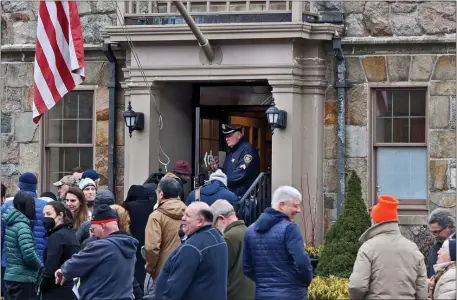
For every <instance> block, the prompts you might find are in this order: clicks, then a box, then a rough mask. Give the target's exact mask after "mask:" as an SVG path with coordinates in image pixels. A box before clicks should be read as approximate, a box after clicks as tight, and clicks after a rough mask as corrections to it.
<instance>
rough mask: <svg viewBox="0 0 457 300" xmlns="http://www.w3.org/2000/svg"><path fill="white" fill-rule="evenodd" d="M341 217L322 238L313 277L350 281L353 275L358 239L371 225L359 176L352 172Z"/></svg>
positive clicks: (358, 244)
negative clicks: (321, 249) (322, 244)
mask: <svg viewBox="0 0 457 300" xmlns="http://www.w3.org/2000/svg"><path fill="white" fill-rule="evenodd" d="M346 191H347V193H346V199H345V201H344V208H343V214H342V215H341V216H340V217H339V218H338V220H337V221H336V223H335V224H334V225H333V226H332V227H331V228H330V230H329V231H328V232H327V234H326V236H325V241H324V249H323V251H322V253H321V255H320V257H319V264H318V265H317V270H316V275H320V276H324V277H328V276H330V275H334V276H338V277H345V278H349V276H350V275H351V273H352V268H353V266H354V262H355V259H356V257H357V252H358V250H359V248H360V243H359V238H360V236H361V235H362V233H364V232H365V230H367V229H368V228H369V227H370V226H371V220H370V215H369V214H368V211H367V207H366V205H365V201H364V200H363V199H362V187H361V182H360V178H359V176H358V175H357V174H356V173H355V172H352V174H351V177H350V178H349V182H348V185H347V189H346Z"/></svg>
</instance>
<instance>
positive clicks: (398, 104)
mask: <svg viewBox="0 0 457 300" xmlns="http://www.w3.org/2000/svg"><path fill="white" fill-rule="evenodd" d="M392 99H393V101H392V102H393V105H392V108H393V109H392V111H393V116H394V117H400V116H401V117H408V116H409V92H408V91H393V92H392Z"/></svg>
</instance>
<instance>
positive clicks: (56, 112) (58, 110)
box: [46, 97, 65, 119]
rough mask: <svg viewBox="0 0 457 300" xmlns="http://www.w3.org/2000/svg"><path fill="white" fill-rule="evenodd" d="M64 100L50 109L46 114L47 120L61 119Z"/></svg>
mask: <svg viewBox="0 0 457 300" xmlns="http://www.w3.org/2000/svg"><path fill="white" fill-rule="evenodd" d="M64 100H65V97H64V98H63V99H62V100H60V101H59V102H57V104H56V105H54V107H53V108H52V109H50V110H48V111H47V112H46V114H47V115H48V118H49V119H62V111H63V106H64V104H63V102H64Z"/></svg>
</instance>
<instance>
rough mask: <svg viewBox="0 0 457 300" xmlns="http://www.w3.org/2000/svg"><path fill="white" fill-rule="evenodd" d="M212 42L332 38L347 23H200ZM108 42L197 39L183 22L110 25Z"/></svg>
mask: <svg viewBox="0 0 457 300" xmlns="http://www.w3.org/2000/svg"><path fill="white" fill-rule="evenodd" d="M198 27H199V28H200V30H201V31H202V32H203V34H204V35H205V37H206V38H207V39H209V40H210V41H217V40H253V39H309V40H324V41H327V40H331V39H332V38H333V36H334V35H335V32H338V34H340V35H341V34H342V33H343V30H344V28H343V25H335V24H316V23H314V24H313V23H306V22H296V23H292V22H287V23H229V24H199V25H198ZM102 35H103V38H104V42H105V43H124V42H127V41H128V40H127V35H128V36H129V38H130V40H131V41H133V42H171V41H175V42H176V41H195V36H194V35H193V34H192V32H191V31H190V29H189V27H188V26H187V25H185V24H183V25H128V26H124V27H123V26H107V27H105V29H104V30H103V32H102Z"/></svg>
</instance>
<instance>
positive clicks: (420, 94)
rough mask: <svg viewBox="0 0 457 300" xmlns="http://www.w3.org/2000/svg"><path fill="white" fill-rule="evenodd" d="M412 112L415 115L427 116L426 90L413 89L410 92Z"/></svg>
mask: <svg viewBox="0 0 457 300" xmlns="http://www.w3.org/2000/svg"><path fill="white" fill-rule="evenodd" d="M410 98H411V112H410V115H411V116H414V117H425V91H424V90H412V91H411V92H410Z"/></svg>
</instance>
